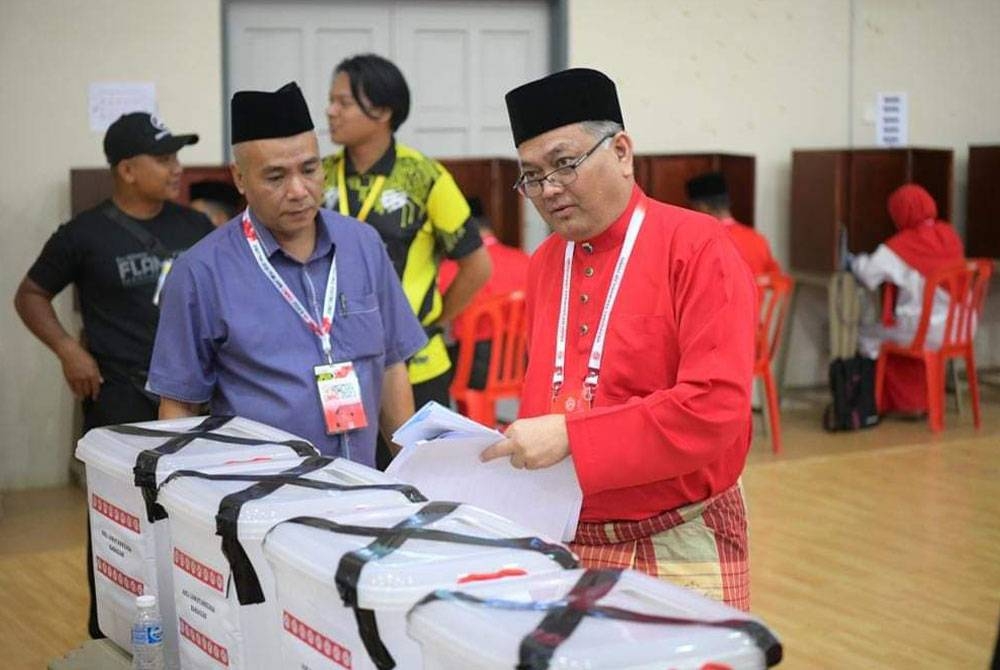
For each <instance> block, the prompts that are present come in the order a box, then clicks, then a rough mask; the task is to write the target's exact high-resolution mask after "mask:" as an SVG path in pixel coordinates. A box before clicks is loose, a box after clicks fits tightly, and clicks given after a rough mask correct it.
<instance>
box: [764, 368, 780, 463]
mask: <svg viewBox="0 0 1000 670" xmlns="http://www.w3.org/2000/svg"><path fill="white" fill-rule="evenodd" d="M763 379H764V393H765V395H766V396H767V399H766V402H765V403H764V404H765V405H766V406H767V418H768V420H769V422H770V424H771V451H772V452H773V453H775V454H780V453H781V407H780V406H779V405H778V388H777V385H776V384H775V383H774V376H773V375H772V374H771V370H770V368H767V369H765V370H764V374H763Z"/></svg>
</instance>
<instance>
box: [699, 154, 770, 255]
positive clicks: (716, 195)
mask: <svg viewBox="0 0 1000 670" xmlns="http://www.w3.org/2000/svg"><path fill="white" fill-rule="evenodd" d="M685 186H686V191H687V198H688V203H689V205H690V206H691V209H694V210H696V211H699V212H704V213H705V214H709V215H711V216H714V217H715V218H716V219H718V220H719V222H720V223H722V225H723V227H724V228H725V230H726V232H727V233H728V234H729V237H730V238H731V239H732V240H733V244H735V245H736V249H737V250H738V251H739V252H740V255H741V256H743V258H744V259H745V260H746V262H747V264H748V265H749V266H750V270H751V272H753V273H754V275H762V274H767V273H768V272H781V267H780V266H779V265H778V262H777V261H776V260H774V256H772V255H771V245H770V244H768V243H767V238H766V237H764V236H763V235H761V234H760V233H758V232H757V231H756V230H754V229H753V228H751V227H750V226H747V225H744V224H742V223H740V222H739V221H737V220H736V219H734V218H733V215H732V212H730V211H729V189H727V188H726V179H725V177H723V176H722V173H720V172H709V173H707V174H703V175H699V176H697V177H694V178H693V179H690V180H688V182H687V184H686V185H685Z"/></svg>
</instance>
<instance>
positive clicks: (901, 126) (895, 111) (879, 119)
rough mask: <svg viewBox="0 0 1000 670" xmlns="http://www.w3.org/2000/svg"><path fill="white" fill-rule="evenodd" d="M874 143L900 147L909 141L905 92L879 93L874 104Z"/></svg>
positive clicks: (882, 145) (881, 145)
mask: <svg viewBox="0 0 1000 670" xmlns="http://www.w3.org/2000/svg"><path fill="white" fill-rule="evenodd" d="M875 109H876V118H875V144H876V145H878V146H880V147H902V146H906V143H907V142H908V141H909V132H908V130H909V114H908V109H907V100H906V93H879V94H878V102H877V104H876V106H875Z"/></svg>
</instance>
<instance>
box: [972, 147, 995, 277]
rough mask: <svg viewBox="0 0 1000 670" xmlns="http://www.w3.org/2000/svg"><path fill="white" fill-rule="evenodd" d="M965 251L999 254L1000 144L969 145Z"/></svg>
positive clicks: (974, 254) (987, 254) (992, 256)
mask: <svg viewBox="0 0 1000 670" xmlns="http://www.w3.org/2000/svg"><path fill="white" fill-rule="evenodd" d="M967 198H968V199H967V202H966V205H967V209H966V226H965V253H966V255H967V256H979V257H984V258H1000V145H993V146H979V147H969V189H968V192H967Z"/></svg>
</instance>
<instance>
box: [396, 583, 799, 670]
mask: <svg viewBox="0 0 1000 670" xmlns="http://www.w3.org/2000/svg"><path fill="white" fill-rule="evenodd" d="M408 630H409V633H410V637H412V638H413V639H415V640H417V641H418V642H419V643H420V646H421V648H422V649H423V655H424V657H423V661H424V665H423V666H421V667H422V668H424V670H453V668H462V669H463V670H501V668H515V667H516V668H522V669H523V670H542V669H543V668H587V669H588V670H663V669H664V668H671V669H672V670H701V669H702V668H706V667H712V668H715V667H719V668H723V667H724V668H730V669H731V670H756V669H758V668H765V667H770V666H772V665H776V664H777V663H778V662H779V661H780V660H781V655H782V649H781V644H780V642H778V640H777V638H775V636H774V635H773V634H772V633H771V632H770V631H769V630H768V629H767V627H766V626H764V624H762V623H761V622H760V621H759V620H757V619H755V618H753V617H751V616H750V615H748V614H746V613H744V612H740V611H738V610H735V609H733V608H731V607H727V606H726V605H723V604H722V603H718V602H716V601H714V600H709V599H707V598H705V597H704V596H702V595H700V594H697V593H695V592H693V591H690V590H687V589H684V588H681V587H679V586H674V585H672V584H667V583H666V582H663V581H662V580H659V579H655V578H653V577H650V576H648V575H645V574H641V573H638V572H635V571H631V570H625V571H621V570H566V571H563V572H556V573H549V574H545V575H533V576H531V577H526V578H524V579H519V580H516V581H509V582H502V581H501V582H493V583H485V584H474V585H468V586H463V587H461V588H459V589H451V590H441V591H437V592H435V593H432V594H429V595H428V596H427V597H425V598H424V599H423V600H422V601H421V602H420V603H418V604H417V605H416V606H415V607H414V608H413V609H412V610H411V611H410V613H409V616H408Z"/></svg>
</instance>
